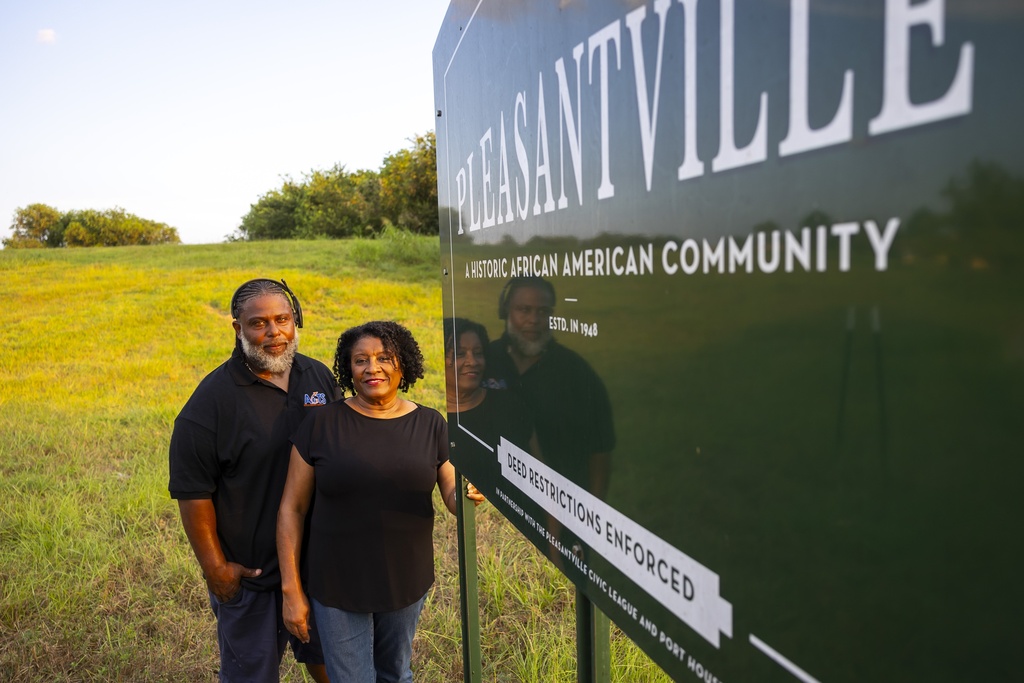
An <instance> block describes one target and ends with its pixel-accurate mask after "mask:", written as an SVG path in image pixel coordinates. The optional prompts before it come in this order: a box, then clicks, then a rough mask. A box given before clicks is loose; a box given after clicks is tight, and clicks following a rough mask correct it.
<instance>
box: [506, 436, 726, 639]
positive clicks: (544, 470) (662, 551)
mask: <svg viewBox="0 0 1024 683" xmlns="http://www.w3.org/2000/svg"><path fill="white" fill-rule="evenodd" d="M498 461H499V463H500V465H501V474H502V476H503V477H504V478H505V479H507V480H508V481H509V482H510V483H511V484H512V485H513V486H515V487H516V488H517V489H519V490H520V491H522V492H523V493H525V494H526V495H527V497H529V498H530V499H531V500H533V501H534V502H535V503H537V504H538V505H540V506H541V507H542V508H544V510H545V511H547V512H548V513H549V514H550V515H551V516H552V517H554V518H555V519H557V520H558V521H559V522H560V523H561V524H562V526H564V527H565V528H566V529H568V530H570V531H571V532H573V533H574V534H575V535H576V536H578V537H579V538H580V539H581V540H582V541H584V542H586V543H587V544H589V545H590V547H591V548H593V549H594V551H595V552H597V553H598V554H599V555H601V557H603V558H604V559H606V560H607V561H608V562H609V563H611V564H612V565H613V566H614V567H615V568H616V569H618V570H619V571H621V572H622V573H623V574H624V575H626V576H628V577H629V578H631V579H632V580H633V581H634V582H635V583H636V584H637V585H638V586H640V588H642V589H643V590H644V591H645V592H647V593H648V594H649V595H650V596H651V597H653V598H654V599H655V600H657V601H658V602H659V603H660V604H661V605H663V606H664V607H665V608H666V609H668V610H669V611H671V612H672V613H673V614H675V615H676V616H677V617H679V619H681V620H682V621H683V622H684V623H686V624H687V625H688V626H690V628H692V629H693V630H694V631H696V632H697V633H699V634H700V635H701V636H703V637H704V638H705V639H706V640H707V641H708V642H710V643H711V644H712V645H714V646H715V647H719V633H724V634H725V635H726V637H728V638H732V605H731V604H730V603H728V602H726V601H725V600H723V599H722V597H721V596H720V595H719V594H718V591H719V585H718V574H716V573H715V572H713V571H711V570H710V569H708V568H707V567H705V566H704V565H702V564H701V563H700V562H697V561H696V560H694V559H693V558H691V557H689V556H688V555H686V554H685V553H684V552H682V551H681V550H679V549H678V548H675V547H673V546H672V545H670V544H669V543H667V542H666V541H665V540H663V539H661V538H659V537H658V536H655V535H654V534H652V533H651V532H650V531H648V530H647V529H645V528H644V527H642V526H640V525H639V524H637V523H636V522H634V521H633V520H631V519H630V518H629V517H626V516H625V515H623V514H622V513H620V512H618V511H617V510H615V509H614V508H612V507H611V506H609V505H607V504H606V503H604V502H603V501H601V500H600V499H598V498H597V497H596V496H594V495H592V494H590V493H589V492H587V491H585V490H584V489H582V488H580V487H579V486H577V485H576V484H575V483H573V482H572V481H570V480H569V479H567V478H566V477H564V476H562V475H561V474H559V473H558V472H556V471H555V470H553V469H551V468H550V467H548V466H547V465H545V464H544V463H542V462H540V461H539V460H537V459H536V458H534V457H533V456H532V455H530V454H529V453H527V452H526V451H524V450H522V449H521V448H519V447H518V446H516V445H515V444H514V443H512V442H510V441H508V440H506V439H505V438H504V437H503V438H502V439H501V443H500V444H499V445H498Z"/></svg>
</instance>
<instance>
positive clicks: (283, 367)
mask: <svg viewBox="0 0 1024 683" xmlns="http://www.w3.org/2000/svg"><path fill="white" fill-rule="evenodd" d="M238 341H240V342H241V343H242V354H243V355H245V360H246V361H247V362H248V363H249V365H251V366H252V367H253V369H254V370H259V371H261V372H269V373H270V374H272V375H283V374H285V373H286V372H289V371H290V370H291V369H292V361H293V360H295V352H296V351H298V350H299V331H298V330H296V331H295V336H294V337H292V339H291V341H289V342H288V346H287V347H285V350H284V353H282V354H281V355H280V356H272V355H270V354H269V353H267V352H266V351H264V350H263V347H262V346H255V345H253V344H250V343H249V340H248V339H246V338H245V335H244V334H243V335H239V337H238Z"/></svg>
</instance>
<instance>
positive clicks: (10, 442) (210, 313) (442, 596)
mask: <svg viewBox="0 0 1024 683" xmlns="http://www.w3.org/2000/svg"><path fill="white" fill-rule="evenodd" d="M438 250H439V247H438V240H437V239H436V238H418V237H411V236H408V235H402V234H393V235H389V236H385V238H384V239H378V240H370V241H344V242H340V241H312V242H292V241H289V242H273V243H232V244H220V245H174V246H170V245H167V246H159V247H119V248H94V249H61V250H24V251H0V277H2V278H3V282H4V286H3V294H2V298H0V301H2V303H3V310H4V312H5V324H4V325H3V326H0V348H2V349H3V352H2V353H0V679H3V680H10V681H37V680H75V681H94V680H95V681H140V680H142V681H201V680H214V678H215V671H216V668H217V648H216V640H215V634H214V620H213V617H212V614H211V613H210V610H209V607H208V605H207V599H206V590H205V586H204V584H203V582H202V579H201V576H200V572H199V567H198V564H197V563H196V561H195V559H194V557H193V556H192V553H191V550H190V549H189V546H188V542H187V540H186V539H185V536H184V533H183V532H182V530H181V524H180V521H179V519H178V514H177V507H176V505H175V504H174V502H173V501H172V500H170V498H169V497H168V494H167V490H166V477H167V462H166V460H167V455H166V452H167V443H168V439H169V437H170V432H171V425H172V422H173V420H174V417H175V415H176V414H177V412H178V410H179V409H180V407H181V406H182V405H183V404H184V402H185V400H186V399H187V398H188V396H189V394H190V393H191V392H192V390H193V389H194V388H195V386H196V384H197V383H198V382H199V380H200V379H201V378H202V377H203V376H204V375H205V374H206V373H208V372H209V371H210V370H212V369H213V368H214V367H216V365H218V364H219V363H220V362H222V361H223V360H224V359H225V358H226V357H227V355H228V354H229V353H230V350H231V347H232V331H231V327H230V316H229V314H228V311H227V304H228V300H229V298H230V296H231V293H232V292H233V290H234V288H235V287H236V286H237V285H238V284H239V283H241V282H242V281H244V280H246V279H249V278H251V277H258V276H265V277H274V278H284V279H286V280H287V281H288V283H289V285H290V286H291V287H292V288H293V289H294V290H295V291H296V292H297V293H298V295H299V297H300V299H301V301H302V303H303V307H304V311H305V322H306V326H305V328H304V329H303V330H302V334H301V348H302V350H303V352H304V353H306V354H308V355H311V356H313V357H316V358H319V359H321V360H324V361H325V362H327V363H328V364H329V363H330V361H331V357H332V355H333V350H334V344H335V340H336V339H337V335H338V334H339V333H340V332H341V331H342V330H344V329H346V328H348V327H350V326H352V325H356V324H359V323H362V322H365V321H366V320H370V319H382V318H383V319H394V320H398V321H400V322H402V323H403V324H405V325H406V326H407V327H409V329H410V330H412V332H413V333H414V334H415V335H416V337H417V339H418V340H419V342H420V344H421V346H422V348H423V352H424V356H425V359H426V366H427V373H426V377H425V378H424V380H423V381H421V382H419V383H418V384H417V386H416V387H415V388H414V390H413V391H412V392H411V394H410V398H412V399H413V400H417V401H419V402H422V403H424V404H426V405H430V406H433V407H435V408H438V409H441V410H443V405H444V393H443V392H444V379H443V373H442V370H441V367H442V364H441V363H442V349H441V338H440V335H441V325H440V310H441V293H440V277H439V271H440V267H439V265H438V264H439V251H438ZM437 507H438V509H439V510H440V509H442V508H441V506H440V502H439V501H438V505H437ZM435 535H436V539H435V546H436V549H437V576H438V580H437V584H436V586H435V589H434V590H433V591H432V593H431V595H430V597H429V600H428V602H427V606H426V608H425V610H424V614H423V617H422V619H421V622H420V628H419V632H418V636H417V641H416V645H415V659H414V670H415V671H416V673H417V678H418V680H421V681H428V682H429V681H450V680H458V679H459V678H461V668H462V665H461V653H460V631H459V605H458V577H457V574H456V572H457V563H456V540H455V521H454V519H453V518H451V517H450V516H449V515H447V514H443V515H441V514H439V515H438V523H437V525H436V532H435ZM478 538H479V546H480V548H479V554H480V575H481V580H480V591H481V596H480V603H481V628H482V632H483V641H484V651H483V662H484V672H485V678H486V680H490V681H538V682H540V681H570V680H574V679H575V643H574V633H575V631H574V607H573V597H572V595H573V593H572V588H571V586H570V584H569V583H568V582H567V581H566V580H565V579H564V578H563V577H561V576H560V575H559V574H558V572H557V570H555V569H554V568H553V566H552V565H551V564H550V563H548V562H547V561H546V560H545V559H543V557H542V556H541V555H540V554H539V553H538V552H537V551H536V550H534V549H533V547H532V546H530V545H529V544H528V543H527V542H526V541H524V540H523V539H522V538H521V537H520V536H519V535H518V534H517V533H516V532H515V531H514V529H513V528H512V527H511V525H510V524H508V523H507V522H506V521H504V520H503V519H502V518H501V517H500V515H498V514H497V513H495V512H494V510H493V509H491V508H489V507H488V506H486V505H485V506H483V507H481V508H480V514H479V516H478ZM612 649H613V653H614V662H613V679H614V680H617V681H657V680H667V678H666V677H665V676H664V674H662V673H661V671H660V669H658V667H657V666H655V665H654V664H653V663H651V662H650V660H649V659H647V658H646V656H645V655H644V654H643V653H641V652H640V651H639V650H638V649H637V648H636V647H635V646H634V645H632V644H631V643H630V642H629V641H628V639H626V638H625V637H624V636H622V635H621V633H619V632H617V631H615V632H613V636H612ZM282 678H283V679H284V680H289V681H298V680H305V676H304V672H303V670H302V669H301V667H299V666H297V665H296V664H295V663H294V662H293V661H292V660H291V658H290V655H289V656H286V659H285V663H284V664H283V666H282Z"/></svg>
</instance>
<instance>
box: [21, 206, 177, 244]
mask: <svg viewBox="0 0 1024 683" xmlns="http://www.w3.org/2000/svg"><path fill="white" fill-rule="evenodd" d="M180 242H181V238H180V237H178V231H177V230H176V229H175V228H172V227H171V226H169V225H167V224H166V223H159V222H157V221H151V220H149V219H147V218H140V217H139V216H136V215H134V214H131V213H128V212H127V211H125V210H124V209H120V208H113V209H106V210H104V211H97V210H94V209H84V210H73V211H66V212H64V213H61V212H60V211H58V210H57V209H55V208H53V207H52V206H49V205H47V204H29V205H28V206H25V207H22V208H19V209H17V210H16V211H15V212H14V222H13V223H12V224H11V236H10V237H6V238H4V239H3V245H4V247H5V248H7V249H31V248H41V247H100V246H102V247H118V246H124V245H128V244H178V243H180Z"/></svg>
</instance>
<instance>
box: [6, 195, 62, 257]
mask: <svg viewBox="0 0 1024 683" xmlns="http://www.w3.org/2000/svg"><path fill="white" fill-rule="evenodd" d="M60 220H61V214H60V211H58V210H57V209H55V208H53V207H52V206H47V205H46V204H29V205H28V206H26V207H23V208H20V209H17V210H16V211H15V212H14V222H13V223H11V236H10V237H8V238H5V239H4V240H3V244H4V246H5V247H7V248H9V249H32V248H41V247H55V246H60V242H61V240H62V234H63V229H62V228H63V226H61V225H60ZM54 242H56V243H54Z"/></svg>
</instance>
